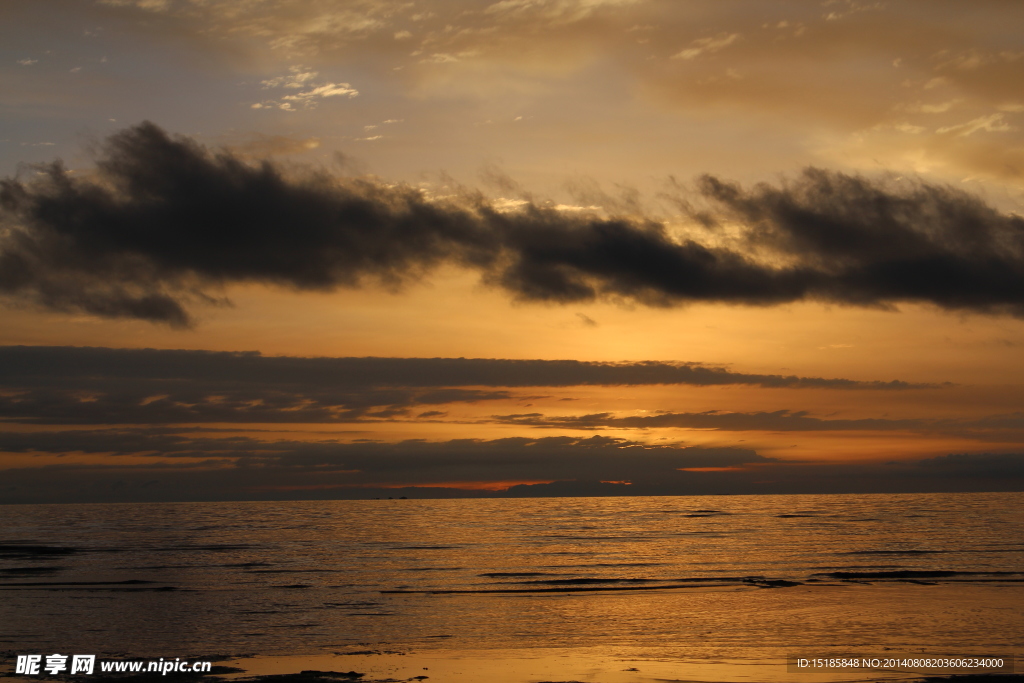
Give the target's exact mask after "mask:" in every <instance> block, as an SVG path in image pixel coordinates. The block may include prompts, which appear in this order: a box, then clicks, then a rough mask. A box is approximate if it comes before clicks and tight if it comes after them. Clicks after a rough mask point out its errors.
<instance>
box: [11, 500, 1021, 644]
mask: <svg viewBox="0 0 1024 683" xmlns="http://www.w3.org/2000/svg"><path fill="white" fill-rule="evenodd" d="M0 515H2V519H3V523H2V533H0V591H2V593H0V650H5V651H7V652H26V651H46V652H55V651H65V650H67V651H71V650H73V651H76V652H96V653H98V654H109V655H136V656H143V655H154V656H155V655H159V656H167V655H171V656H174V655H183V656H188V657H192V658H195V657H197V656H199V655H210V654H232V655H238V654H245V653H255V654H262V655H272V654H295V653H316V652H331V651H337V650H341V651H346V650H352V649H358V648H367V647H369V648H389V647H390V648H398V649H401V648H410V647H413V648H431V647H456V648H463V649H466V648H469V649H480V650H485V649H489V648H493V649H498V648H531V647H537V648H539V647H552V648H554V647H561V648H565V647H569V648H572V647H595V646H598V647H607V648H609V650H608V651H609V652H612V651H614V650H615V648H631V649H632V650H631V651H633V652H634V653H635V651H636V648H640V649H642V650H644V651H645V652H647V653H649V654H650V656H652V657H677V656H678V657H705V658H706V657H712V658H713V657H732V658H744V657H752V658H758V657H771V656H780V655H783V656H784V654H786V653H788V652H791V651H792V652H795V651H797V650H798V649H800V651H805V650H808V649H809V650H812V651H814V652H822V653H824V652H834V651H843V650H849V649H851V648H860V649H862V650H867V651H871V652H874V651H881V650H882V648H884V647H889V648H898V649H903V650H906V651H922V649H924V648H929V647H930V648H935V647H940V648H941V647H947V648H949V647H953V648H959V649H960V650H961V651H963V652H964V653H966V652H968V651H973V652H981V651H985V650H999V651H1000V652H1006V651H1015V650H1024V637H1022V636H1021V635H1020V634H1022V633H1024V620H1022V617H1021V614H1022V612H1024V609H1022V608H1024V599H1022V596H1024V588H1022V587H1024V494H1020V493H991V494H943V495H935V494H920V495H917V494H910V495H907V494H902V495H827V496H709V497H678V498H672V497H655V498H557V499H514V500H380V501H316V502H285V503H281V502H244V503H179V504H111V505H23V506H6V507H3V508H0Z"/></svg>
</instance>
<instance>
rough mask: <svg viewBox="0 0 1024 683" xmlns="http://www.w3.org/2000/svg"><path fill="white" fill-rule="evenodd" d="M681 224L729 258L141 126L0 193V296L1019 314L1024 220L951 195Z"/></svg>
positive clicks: (784, 208) (830, 193) (642, 232)
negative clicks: (732, 224)
mask: <svg viewBox="0 0 1024 683" xmlns="http://www.w3.org/2000/svg"><path fill="white" fill-rule="evenodd" d="M698 192H699V194H700V195H702V196H703V198H704V199H705V200H706V203H707V206H706V207H705V209H704V210H702V211H700V212H699V213H698V214H695V217H696V218H699V219H700V221H699V222H701V223H703V224H704V225H706V226H714V225H717V224H719V223H721V222H722V221H727V220H730V221H738V222H739V224H740V226H741V229H742V232H743V236H742V239H741V240H740V242H739V243H737V244H736V245H734V246H714V244H713V243H712V242H709V241H707V239H706V238H707V235H706V234H703V233H702V234H701V235H700V237H702V238H705V239H704V241H703V242H702V241H699V240H697V239H695V238H694V237H681V238H676V237H673V236H671V235H670V234H669V232H668V230H667V229H666V226H665V225H664V224H663V223H661V222H658V221H655V220H650V219H640V218H610V219H605V218H601V217H598V216H594V215H583V214H576V213H567V212H560V211H558V210H556V209H554V208H551V207H547V206H542V205H538V204H536V203H532V202H531V203H527V204H526V205H525V206H524V207H522V208H521V209H519V210H516V211H512V212H503V211H500V210H498V209H496V208H495V207H494V206H493V205H492V204H491V203H490V202H489V201H488V200H487V199H485V198H483V197H482V196H479V195H469V194H466V195H465V196H462V197H459V198H454V199H447V200H443V201H441V200H432V199H431V198H430V197H428V196H426V195H425V194H424V193H422V192H420V191H419V190H416V189H413V188H410V187H408V186H402V185H389V184H386V183H383V182H380V181H376V180H369V179H351V178H349V179H341V178H335V177H331V176H329V175H327V174H326V173H322V172H321V173H317V172H312V171H305V172H299V171H295V170H292V171H287V170H286V169H284V168H283V167H281V166H278V165H275V164H273V163H271V162H269V161H265V162H263V163H260V164H250V163H248V162H246V161H244V160H243V159H241V158H240V157H238V156H234V155H232V154H231V153H228V152H212V151H210V150H208V149H206V148H205V147H203V146H201V145H199V144H197V143H195V142H193V141H191V140H189V139H187V138H184V137H172V136H170V135H168V134H167V133H165V132H164V131H163V130H161V129H160V128H158V127H157V126H155V125H153V124H151V123H143V124H141V125H139V126H136V127H133V128H129V129H126V130H124V131H122V132H120V133H117V134H115V135H113V136H111V137H110V138H108V139H107V141H106V142H105V143H104V145H103V146H102V148H101V154H100V156H99V158H98V159H97V162H96V171H95V172H94V173H92V174H85V175H82V174H74V173H71V172H69V171H67V170H65V169H64V168H63V166H62V165H61V164H60V162H55V163H53V164H51V165H49V166H46V167H43V168H41V169H39V170H38V173H37V175H35V176H34V177H32V178H27V179H25V178H15V179H7V180H5V181H3V183H2V187H0V206H2V225H3V228H2V229H3V233H2V237H0V293H3V294H4V295H6V296H7V297H8V298H9V299H11V300H13V301H15V302H27V303H33V304H35V305H41V306H44V307H47V308H50V309H54V310H66V311H76V310H77V311H86V312H89V313H93V314H96V315H103V316H115V317H118V316H119V317H135V318H142V319H146V320H153V321H159V322H164V323H169V324H171V325H179V326H182V325H188V324H190V322H191V318H190V316H189V313H188V310H187V307H188V306H189V305H190V304H191V303H194V302H201V301H205V302H210V303H216V302H217V301H218V299H216V297H215V296H213V295H211V294H210V291H215V290H216V288H217V287H218V286H222V285H226V284H230V283H238V282H260V283H268V284H277V285H281V286H285V287H290V288H294V289H298V290H321V291H323V290H331V289H334V288H337V287H358V286H365V285H368V284H377V285H383V286H391V287H394V286H398V285H400V284H402V283H403V282H406V281H409V280H414V279H416V278H419V277H421V276H422V275H423V274H425V273H426V272H427V271H429V270H430V269H431V268H433V267H435V266H438V265H440V264H443V263H447V264H456V265H460V266H463V267H467V268H471V269H475V270H478V271H479V272H480V273H481V275H482V277H483V280H484V281H485V282H486V283H488V284H490V285H493V286H497V287H500V288H503V289H505V290H507V291H509V292H510V293H511V294H512V295H513V296H515V297H516V298H518V299H522V300H533V301H548V302H558V303H569V302H580V301H591V300H594V299H598V298H609V297H610V298H613V299H615V298H617V299H625V300H633V301H637V302H640V303H644V304H650V305H672V304H681V303H686V302H694V301H705V302H722V303H732V304H752V305H771V304H778V303H785V302H793V301H801V300H808V299H813V300H821V301H831V302H837V303H844V304H855V305H872V306H877V305H889V304H892V303H896V302H901V301H910V302H921V303H930V304H935V305H938V306H940V307H943V308H946V309H950V310H970V311H986V312H1007V313H1012V314H1014V315H1020V314H1022V313H1024V294H1022V292H1024V220H1022V219H1021V218H1020V217H1017V216H1010V215H1006V214H1002V213H999V212H998V211H996V210H995V209H992V208H991V207H989V206H987V205H986V204H984V203H983V202H982V201H981V200H980V199H978V198H976V197H973V196H971V195H968V194H965V193H963V192H960V191H957V190H954V189H951V188H948V187H940V186H933V185H926V184H924V183H909V182H904V183H902V184H901V183H895V182H881V181H880V182H875V181H871V180H868V179H865V178H861V177H856V176H846V175H843V174H840V173H832V172H828V171H822V170H815V169H809V170H808V171H806V172H805V173H804V174H803V175H802V176H800V177H799V178H798V179H796V180H795V181H793V182H790V183H788V184H783V185H782V186H780V187H774V186H770V185H758V186H756V187H755V188H753V189H751V190H744V189H742V188H740V187H738V186H736V185H731V184H729V183H726V182H723V181H721V180H719V179H716V178H712V177H705V178H704V179H703V180H702V181H701V182H700V184H699V191H698Z"/></svg>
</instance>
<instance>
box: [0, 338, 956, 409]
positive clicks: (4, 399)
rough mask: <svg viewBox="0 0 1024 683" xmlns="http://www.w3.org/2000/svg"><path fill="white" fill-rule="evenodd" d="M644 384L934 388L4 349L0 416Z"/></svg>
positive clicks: (517, 364) (714, 375)
mask: <svg viewBox="0 0 1024 683" xmlns="http://www.w3.org/2000/svg"><path fill="white" fill-rule="evenodd" d="M643 385H647V386H650V385H689V386H727V385H746V386H756V387H761V388H766V389H832V390H881V391H892V390H911V389H931V388H936V385H928V384H911V383H908V382H903V381H899V380H894V381H891V382H881V381H876V382H870V381H869V382H863V381H856V380H851V379H842V378H832V379H826V378H821V377H798V376H795V375H789V376H784V375H763V374H750V373H742V372H733V371H731V370H727V369H725V368H721V367H713V366H705V365H699V364H695V363H666V362H655V361H646V362H632V363H630V362H626V363H603V362H593V361H575V360H511V359H487V358H373V357H370V358H297V357H289V356H263V355H261V354H259V353H258V352H223V351H182V350H177V351H174V350H157V349H109V348H91V347H70V346H55V347H45V346H0V418H3V419H6V420H8V421H14V422H31V423H38V424H112V423H116V424H148V423H153V424H171V423H196V422H206V423H209V422H236V423H317V422H346V421H361V420H381V419H395V418H401V419H407V418H410V417H412V411H413V410H414V409H419V410H424V409H425V407H427V406H440V405H443V404H453V403H477V402H480V401H496V400H510V399H517V398H518V399H521V398H522V397H521V396H517V395H516V394H514V393H512V392H511V391H509V390H510V389H515V388H525V387H533V388H548V387H573V386H643ZM421 417H423V415H421ZM428 417H429V415H428Z"/></svg>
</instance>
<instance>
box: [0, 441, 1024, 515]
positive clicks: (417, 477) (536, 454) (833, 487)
mask: <svg viewBox="0 0 1024 683" xmlns="http://www.w3.org/2000/svg"><path fill="white" fill-rule="evenodd" d="M224 434H225V433H224V432H220V431H218V430H191V431H185V430H181V429H159V428H133V429H105V430H76V431H69V432H61V433H53V432H39V433H35V434H10V433H6V434H5V433H0V449H2V450H6V451H8V452H11V451H16V452H25V453H29V452H30V453H44V454H47V453H48V454H63V453H75V452H79V453H80V452H84V453H87V454H88V453H112V454H113V455H112V456H108V457H107V458H105V460H104V462H103V464H80V463H76V462H72V461H69V462H66V463H64V464H59V465H45V466H37V467H32V466H27V467H20V468H15V469H7V470H5V471H4V477H3V479H2V481H0V503H17V502H26V503H27V502H58V501H60V502H87V501H104V502H113V501H124V500H258V499H275V500H281V499H295V498H304V499H323V498H370V497H375V496H382V495H383V496H385V497H386V496H389V495H393V496H398V495H409V496H410V497H466V496H470V495H474V496H483V497H493V496H551V495H704V494H737V493H840V492H851V493H854V492H861V493H869V492H915V491H936V492H938V491H1014V490H1024V455H1022V454H1019V453H975V454H953V455H946V456H941V457H935V458H929V459H925V460H919V461H895V462H888V463H841V464H820V463H799V462H782V461H778V460H774V459H772V458H766V457H764V456H761V455H759V454H758V453H756V452H755V451H753V450H750V449H745V448H699V447H694V448H684V447H680V446H676V445H666V446H651V445H647V444H642V443H639V442H636V441H631V440H627V439H618V438H610V437H602V436H593V437H590V438H574V437H548V438H540V439H527V438H510V439H495V440H490V441H486V440H477V439H457V440H452V441H445V442H435V443H432V442H425V441H405V442H400V443H376V442H362V443H360V442H356V443H335V442H315V443H310V442H302V441H261V440H259V439H256V438H253V437H252V436H232V435H230V433H228V434H229V435H227V436H225V435H224ZM130 454H134V457H126V456H129V455H130ZM479 482H498V483H501V482H504V483H505V485H506V486H508V485H509V484H510V483H514V482H551V483H543V484H531V485H517V486H512V487H511V488H509V489H508V490H507V491H496V492H492V491H481V490H473V489H472V485H473V484H475V483H479ZM627 482H628V483H627Z"/></svg>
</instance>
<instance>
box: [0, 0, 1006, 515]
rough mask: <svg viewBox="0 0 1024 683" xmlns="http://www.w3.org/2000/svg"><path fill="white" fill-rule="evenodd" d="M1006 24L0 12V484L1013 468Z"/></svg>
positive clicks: (471, 482) (190, 496) (499, 12)
mask: <svg viewBox="0 0 1024 683" xmlns="http://www.w3.org/2000/svg"><path fill="white" fill-rule="evenodd" d="M1021 26H1024V5H1022V4H1020V3H1016V2H1004V1H1000V0H980V1H978V2H973V3H970V4H969V5H967V4H964V3H962V2H951V1H945V0H931V1H930V2H927V3H925V2H917V1H913V0H887V1H885V2H877V3H875V2H861V1H855V0H826V1H824V2H821V1H809V0H808V1H803V0H800V1H797V0H794V1H790V2H786V1H782V0H776V1H772V2H767V1H765V2H761V1H759V0H499V1H497V2H469V1H467V0H411V1H404V0H403V1H399V0H394V1H391V0H315V1H308V2H307V1H302V2H300V1H296V0H235V1H223V2H214V1H209V0H82V1H81V2H75V3H67V2H59V1H57V0H31V1H29V0H24V1H21V0H14V1H13V2H6V3H4V4H3V6H2V7H0V35H2V38H0V79H2V80H0V83H2V86H3V87H0V118H2V120H3V122H4V123H3V131H2V132H0V136H2V138H0V177H2V178H3V180H2V183H3V184H2V187H0V306H2V308H0V315H2V321H3V324H2V325H0V502H5V503H18V502H60V501H122V500H125V501H127V500H219V499H262V498H324V497H327V498H332V497H341V498H353V497H354V498H365V497H379V496H387V495H396V496H397V495H408V496H410V497H412V496H463V495H628V494H637V495H644V494H659V495H661V494H691V493H759V492H764V493H779V492H782V493H786V492H843V491H865V492H870V491H956V490H1022V489H1024V413H1022V412H1021V406H1022V405H1024V362H1022V361H1021V350H1022V348H1024V218H1022V217H1021V214H1022V211H1024V94H1022V91H1021V89H1020V84H1021V83H1022V82H1024V34H1022V32H1021V28H1020V27H1021Z"/></svg>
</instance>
